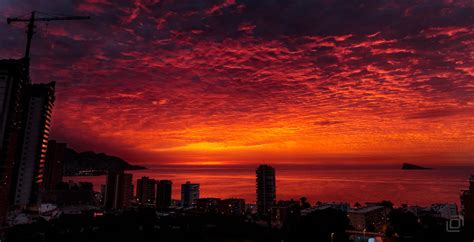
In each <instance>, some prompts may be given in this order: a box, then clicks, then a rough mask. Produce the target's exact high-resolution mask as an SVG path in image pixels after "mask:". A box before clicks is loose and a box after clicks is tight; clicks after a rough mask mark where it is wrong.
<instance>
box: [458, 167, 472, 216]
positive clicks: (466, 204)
mask: <svg viewBox="0 0 474 242" xmlns="http://www.w3.org/2000/svg"><path fill="white" fill-rule="evenodd" d="M461 205H462V214H463V215H464V219H465V220H466V221H469V222H474V175H471V177H470V179H469V190H464V191H462V192H461Z"/></svg>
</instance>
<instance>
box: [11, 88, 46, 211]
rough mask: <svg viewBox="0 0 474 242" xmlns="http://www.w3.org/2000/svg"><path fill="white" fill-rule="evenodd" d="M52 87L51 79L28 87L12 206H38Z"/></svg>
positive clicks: (44, 161)
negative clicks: (45, 82) (46, 82)
mask: <svg viewBox="0 0 474 242" xmlns="http://www.w3.org/2000/svg"><path fill="white" fill-rule="evenodd" d="M54 90H55V83H54V82H51V83H48V84H33V85H31V86H30V87H29V89H28V94H27V95H28V98H27V104H26V109H25V110H26V113H25V116H24V120H25V130H24V135H23V138H22V148H21V154H20V157H21V158H20V160H19V164H17V165H18V166H17V167H18V168H17V169H16V172H17V174H16V176H15V178H16V183H15V194H14V205H15V206H17V207H19V208H24V207H27V206H31V205H33V206H34V205H36V206H37V205H38V203H39V200H38V195H39V191H40V188H42V186H43V180H44V179H43V177H44V166H45V163H46V151H47V148H48V138H49V130H50V126H51V113H52V109H53V104H54V99H55V97H54ZM13 182H15V181H13Z"/></svg>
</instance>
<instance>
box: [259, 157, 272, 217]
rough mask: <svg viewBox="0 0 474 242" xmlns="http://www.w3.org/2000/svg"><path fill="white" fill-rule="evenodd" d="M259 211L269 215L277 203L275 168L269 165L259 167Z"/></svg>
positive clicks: (261, 213)
mask: <svg viewBox="0 0 474 242" xmlns="http://www.w3.org/2000/svg"><path fill="white" fill-rule="evenodd" d="M256 173H257V211H258V213H259V214H260V215H269V214H270V212H271V208H272V207H273V206H274V205H275V203H276V181H275V169H274V168H273V167H271V166H269V165H260V166H259V167H258V168H257V171H256Z"/></svg>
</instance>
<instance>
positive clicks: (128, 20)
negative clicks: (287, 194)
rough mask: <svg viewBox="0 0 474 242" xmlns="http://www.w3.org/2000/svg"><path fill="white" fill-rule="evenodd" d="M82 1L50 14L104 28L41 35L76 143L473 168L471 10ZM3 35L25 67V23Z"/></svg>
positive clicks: (59, 116) (148, 160) (61, 123)
mask: <svg viewBox="0 0 474 242" xmlns="http://www.w3.org/2000/svg"><path fill="white" fill-rule="evenodd" d="M25 2H28V1H25ZM30 2H31V3H30V4H28V3H24V4H21V5H14V3H13V2H12V3H9V4H6V6H5V9H4V10H0V11H1V12H2V15H21V14H23V13H25V12H27V11H28V10H30V9H32V8H34V7H38V6H37V5H35V4H36V3H34V1H30ZM74 2H75V3H74V4H70V3H68V4H66V3H64V4H57V5H55V6H46V7H45V6H42V8H43V9H45V8H46V10H48V12H61V13H73V14H83V15H92V20H91V21H77V22H61V23H54V22H51V23H50V24H49V26H48V27H47V29H48V30H47V31H46V26H45V25H41V26H40V28H39V29H38V34H37V36H35V40H34V43H33V59H32V64H33V70H32V76H33V78H34V81H38V82H39V81H49V80H56V81H57V82H58V87H57V103H56V106H55V108H54V119H53V125H54V126H53V136H54V137H55V138H57V139H59V140H61V141H66V142H68V143H69V144H70V146H72V147H75V148H77V149H80V150H84V149H87V150H90V149H92V150H96V151H105V152H108V153H111V154H115V155H119V156H122V157H124V158H126V159H128V160H130V161H132V162H137V163H143V164H203V165H206V164H212V165H214V164H235V163H239V164H241V163H246V164H247V163H258V162H261V161H266V162H280V163H320V162H336V163H337V162H354V161H357V162H364V161H365V162H400V161H406V160H412V161H413V160H414V161H417V162H426V163H469V162H472V152H473V148H474V147H473V137H474V130H473V116H474V96H473V95H474V26H473V24H472V23H474V19H473V16H472V15H469V14H468V13H469V12H471V13H472V11H473V10H474V7H473V3H472V2H471V1H454V2H455V3H447V2H443V1H427V2H426V3H424V4H421V3H420V4H417V3H415V1H413V3H406V4H404V5H400V4H397V3H396V1H394V2H391V1H388V2H391V3H390V4H388V3H387V4H380V5H377V4H373V5H371V4H367V5H364V6H359V5H357V6H355V5H354V6H352V5H351V4H353V3H348V2H350V1H335V3H333V8H329V7H325V6H326V5H325V3H324V2H325V1H308V3H304V4H303V3H301V4H300V5H298V4H293V3H290V2H291V1H289V2H288V4H287V5H284V6H283V5H282V6H279V5H271V4H270V2H273V1H264V0H263V1H258V3H256V2H255V1H239V0H236V1H229V0H227V1H202V2H201V1H199V2H200V3H193V1H190V2H189V3H186V2H183V1H139V0H135V1H117V2H116V1H99V0H87V1H86V0H82V1H74ZM196 2H197V1H196ZM348 6H350V7H352V8H353V9H357V10H358V11H355V10H354V11H355V12H358V13H359V15H356V14H355V13H353V12H346V11H347V7H348ZM349 9H351V8H349ZM46 10H45V11H46ZM310 13H311V14H310ZM420 19H424V21H421V20H420ZM0 33H2V36H6V37H2V39H1V40H0V44H1V50H2V56H1V57H2V58H11V57H18V56H20V55H21V53H22V45H23V38H24V36H23V26H19V25H15V26H14V27H12V26H1V27H0Z"/></svg>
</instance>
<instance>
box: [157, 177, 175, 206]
mask: <svg viewBox="0 0 474 242" xmlns="http://www.w3.org/2000/svg"><path fill="white" fill-rule="evenodd" d="M172 188H173V182H172V181H170V180H160V181H159V182H158V185H157V186H156V190H157V191H156V194H157V196H156V207H157V208H159V209H166V208H168V207H169V206H171V191H172Z"/></svg>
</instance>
